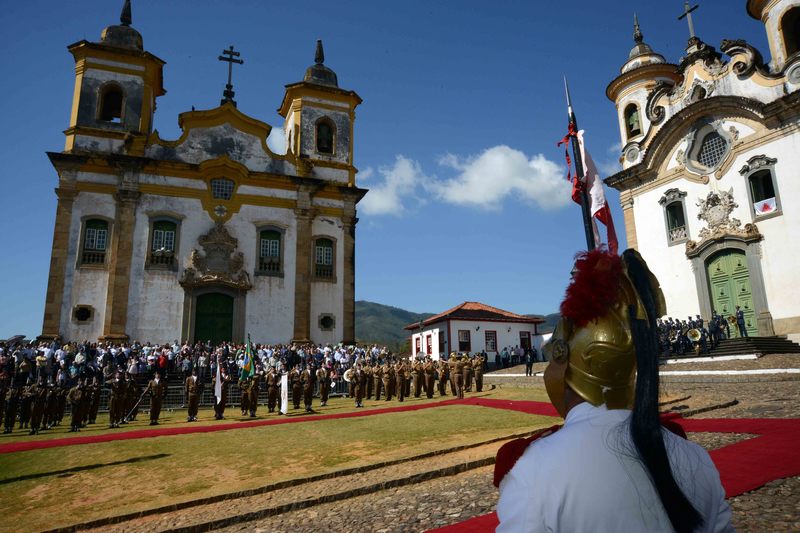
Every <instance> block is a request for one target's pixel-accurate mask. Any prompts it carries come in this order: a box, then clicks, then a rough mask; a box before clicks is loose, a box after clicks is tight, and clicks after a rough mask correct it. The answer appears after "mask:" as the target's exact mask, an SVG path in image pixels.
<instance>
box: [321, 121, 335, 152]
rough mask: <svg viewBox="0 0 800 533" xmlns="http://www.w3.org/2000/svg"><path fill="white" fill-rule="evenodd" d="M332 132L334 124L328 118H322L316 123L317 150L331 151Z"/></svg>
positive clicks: (333, 131)
mask: <svg viewBox="0 0 800 533" xmlns="http://www.w3.org/2000/svg"><path fill="white" fill-rule="evenodd" d="M334 133H335V126H334V125H333V123H332V122H331V121H330V120H328V119H322V120H320V121H319V122H318V123H317V152H319V153H320V154H332V153H333V142H334Z"/></svg>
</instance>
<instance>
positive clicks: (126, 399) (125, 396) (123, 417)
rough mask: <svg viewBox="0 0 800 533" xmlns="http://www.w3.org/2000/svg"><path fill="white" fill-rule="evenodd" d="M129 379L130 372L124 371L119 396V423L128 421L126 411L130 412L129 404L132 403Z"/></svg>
mask: <svg viewBox="0 0 800 533" xmlns="http://www.w3.org/2000/svg"><path fill="white" fill-rule="evenodd" d="M129 380H130V374H128V373H127V372H125V373H124V374H122V396H121V398H120V406H119V410H120V415H119V423H120V424H127V423H128V413H129V412H130V406H131V405H132V402H131V389H130V386H129V383H128V381H129Z"/></svg>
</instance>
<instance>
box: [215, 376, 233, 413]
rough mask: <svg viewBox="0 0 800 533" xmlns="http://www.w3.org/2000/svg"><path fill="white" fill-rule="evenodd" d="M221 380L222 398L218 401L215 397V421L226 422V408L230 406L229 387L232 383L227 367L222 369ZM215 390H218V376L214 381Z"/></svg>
mask: <svg viewBox="0 0 800 533" xmlns="http://www.w3.org/2000/svg"><path fill="white" fill-rule="evenodd" d="M219 378H220V379H219V380H220V384H221V387H220V398H219V401H217V398H216V397H214V420H224V419H225V408H226V407H227V406H228V387H229V386H230V383H231V376H230V375H229V374H228V371H227V370H226V369H225V367H222V368H220V371H219ZM211 381H212V384H213V387H212V389H213V390H215V391H216V390H217V388H216V387H217V376H216V375H215V376H214V377H213V378H212V379H211Z"/></svg>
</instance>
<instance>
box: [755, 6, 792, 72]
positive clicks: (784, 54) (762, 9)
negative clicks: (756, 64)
mask: <svg viewBox="0 0 800 533" xmlns="http://www.w3.org/2000/svg"><path fill="white" fill-rule="evenodd" d="M747 13H748V14H749V15H750V16H751V17H753V18H754V19H756V20H760V21H761V22H763V23H764V26H765V27H766V30H767V41H769V50H770V54H771V55H772V61H771V63H770V67H771V70H772V71H774V72H779V71H781V70H783V68H784V67H785V66H786V65H787V64H788V63H789V62H790V61H789V60H790V58H792V57H793V56H795V55H796V54H797V53H798V52H800V0H748V2H747Z"/></svg>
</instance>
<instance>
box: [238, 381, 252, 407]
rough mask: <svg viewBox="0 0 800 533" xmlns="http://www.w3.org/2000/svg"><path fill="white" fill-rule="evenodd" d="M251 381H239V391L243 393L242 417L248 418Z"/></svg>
mask: <svg viewBox="0 0 800 533" xmlns="http://www.w3.org/2000/svg"><path fill="white" fill-rule="evenodd" d="M250 379H252V378H246V379H242V380H239V390H240V391H241V401H240V403H241V405H242V416H247V413H248V412H249V411H250Z"/></svg>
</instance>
